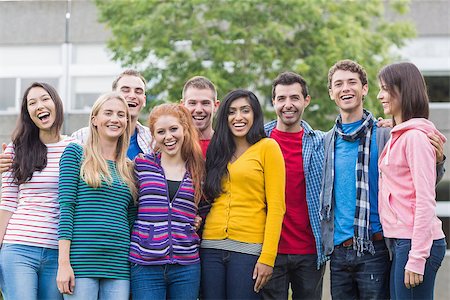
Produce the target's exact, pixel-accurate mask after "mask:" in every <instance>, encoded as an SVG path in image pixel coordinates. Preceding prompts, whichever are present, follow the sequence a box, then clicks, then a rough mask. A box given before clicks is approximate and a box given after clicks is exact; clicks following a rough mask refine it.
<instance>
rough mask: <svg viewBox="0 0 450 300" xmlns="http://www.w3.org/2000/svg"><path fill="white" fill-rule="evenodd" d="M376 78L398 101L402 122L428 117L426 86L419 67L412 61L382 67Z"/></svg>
mask: <svg viewBox="0 0 450 300" xmlns="http://www.w3.org/2000/svg"><path fill="white" fill-rule="evenodd" d="M378 80H379V81H380V82H381V81H383V84H384V85H385V87H386V89H387V91H388V93H389V94H390V95H392V96H394V97H396V98H397V99H398V101H400V107H401V109H402V122H404V121H408V120H409V119H412V118H425V119H428V117H429V114H430V112H429V106H428V105H429V99H428V94H427V86H426V84H425V80H424V78H423V76H422V74H421V73H420V71H419V69H418V68H417V67H416V66H415V65H414V64H412V63H409V62H400V63H394V64H390V65H387V66H385V67H383V68H382V69H381V70H380V72H379V73H378Z"/></svg>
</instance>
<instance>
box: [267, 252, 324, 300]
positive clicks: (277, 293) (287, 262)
mask: <svg viewBox="0 0 450 300" xmlns="http://www.w3.org/2000/svg"><path fill="white" fill-rule="evenodd" d="M324 272H325V266H324V265H323V266H322V267H321V268H320V269H319V270H318V269H317V255H316V254H309V255H301V254H278V255H277V258H276V260H275V266H274V268H273V274H272V278H271V279H270V280H269V282H268V283H267V284H266V286H265V287H264V288H263V290H262V296H263V299H274V300H275V299H288V294H289V284H290V285H291V289H292V299H322V283H323V274H324Z"/></svg>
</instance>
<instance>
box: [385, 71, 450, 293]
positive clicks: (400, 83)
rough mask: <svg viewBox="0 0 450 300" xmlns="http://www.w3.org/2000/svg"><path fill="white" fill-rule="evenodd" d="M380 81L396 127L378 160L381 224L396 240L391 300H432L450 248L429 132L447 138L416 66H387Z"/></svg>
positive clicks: (387, 110)
mask: <svg viewBox="0 0 450 300" xmlns="http://www.w3.org/2000/svg"><path fill="white" fill-rule="evenodd" d="M378 79H379V83H380V92H379V93H378V99H379V100H380V101H381V103H382V105H383V109H384V113H385V114H389V115H392V117H393V120H394V125H395V126H394V128H393V129H392V131H391V138H390V139H389V141H388V143H387V145H386V146H385V148H384V150H383V152H382V153H381V155H380V158H379V161H378V166H379V170H380V180H379V190H380V192H379V195H378V197H379V211H380V221H381V225H382V226H383V232H384V235H385V236H386V237H388V238H391V239H392V243H391V245H392V250H393V251H392V252H393V261H392V267H391V284H390V288H391V297H392V299H433V292H434V281H435V278H436V273H437V270H438V269H439V267H440V265H441V262H442V260H443V259H444V255H445V251H446V244H445V239H444V232H443V231H442V223H441V221H440V220H439V219H438V217H437V216H436V212H435V211H436V200H435V196H436V194H435V182H436V169H435V161H436V160H435V156H436V153H435V149H434V148H433V146H432V145H431V144H430V143H429V142H428V138H427V134H429V133H435V134H437V135H438V136H439V137H441V139H442V140H443V141H445V137H444V136H443V135H442V134H441V133H440V132H439V131H437V129H436V127H435V126H434V125H433V123H431V122H430V121H428V120H427V119H428V114H429V112H428V95H427V89H426V86H425V81H424V79H423V77H422V74H420V72H419V70H418V69H417V67H416V66H415V65H413V64H411V63H397V64H392V65H388V66H386V67H384V68H383V69H382V70H381V71H380V73H379V75H378Z"/></svg>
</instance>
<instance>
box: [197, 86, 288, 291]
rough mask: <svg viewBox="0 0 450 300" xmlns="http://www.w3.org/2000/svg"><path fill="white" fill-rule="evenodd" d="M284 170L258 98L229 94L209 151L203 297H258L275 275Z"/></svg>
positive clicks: (282, 206)
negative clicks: (210, 206)
mask: <svg viewBox="0 0 450 300" xmlns="http://www.w3.org/2000/svg"><path fill="white" fill-rule="evenodd" d="M284 188H285V169H284V160H283V155H282V154H281V150H280V147H279V146H278V144H277V142H276V141H275V140H272V139H269V138H265V133H264V127H263V113H262V109H261V105H260V104H259V101H258V99H257V98H256V96H255V95H254V94H253V93H252V92H250V91H246V90H235V91H232V92H230V93H228V95H226V96H225V99H224V101H223V103H222V104H221V106H220V108H219V111H218V113H217V126H216V129H215V133H214V135H213V138H212V140H211V143H210V145H209V148H208V151H207V153H206V181H205V194H206V197H207V198H208V199H211V200H213V202H212V208H211V211H210V213H209V214H208V217H207V218H206V223H205V228H204V231H203V241H202V244H201V248H202V249H201V259H202V293H203V298H204V299H217V298H219V299H259V298H260V296H259V295H258V294H257V293H258V292H259V290H260V289H261V288H262V287H263V286H264V285H265V284H266V283H267V281H268V280H269V279H270V277H271V274H272V271H273V265H274V262H275V257H276V254H277V249H278V240H279V238H280V232H281V225H282V222H283V216H284V212H285V203H284V192H285V191H284Z"/></svg>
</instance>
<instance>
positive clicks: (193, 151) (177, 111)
mask: <svg viewBox="0 0 450 300" xmlns="http://www.w3.org/2000/svg"><path fill="white" fill-rule="evenodd" d="M167 115H170V116H173V117H175V118H177V119H178V121H179V122H180V124H181V126H183V131H184V142H183V145H182V146H181V158H182V159H183V160H184V161H185V163H186V169H187V171H188V172H189V173H190V174H191V178H192V182H193V185H194V201H195V204H197V205H198V203H199V202H200V199H201V198H202V195H203V189H202V183H203V179H204V176H205V161H204V159H203V153H202V149H201V147H200V141H199V137H198V131H197V128H196V127H195V126H194V123H193V122H192V116H191V114H190V113H189V111H188V110H187V109H186V108H185V107H184V106H182V105H180V104H173V103H165V104H161V105H158V106H155V107H154V108H153V110H152V112H151V113H150V116H149V119H148V126H149V127H150V132H151V134H152V136H153V137H154V129H155V123H156V121H157V120H158V119H159V118H160V117H161V116H167ZM158 150H159V149H157V148H156V149H155V151H158Z"/></svg>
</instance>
